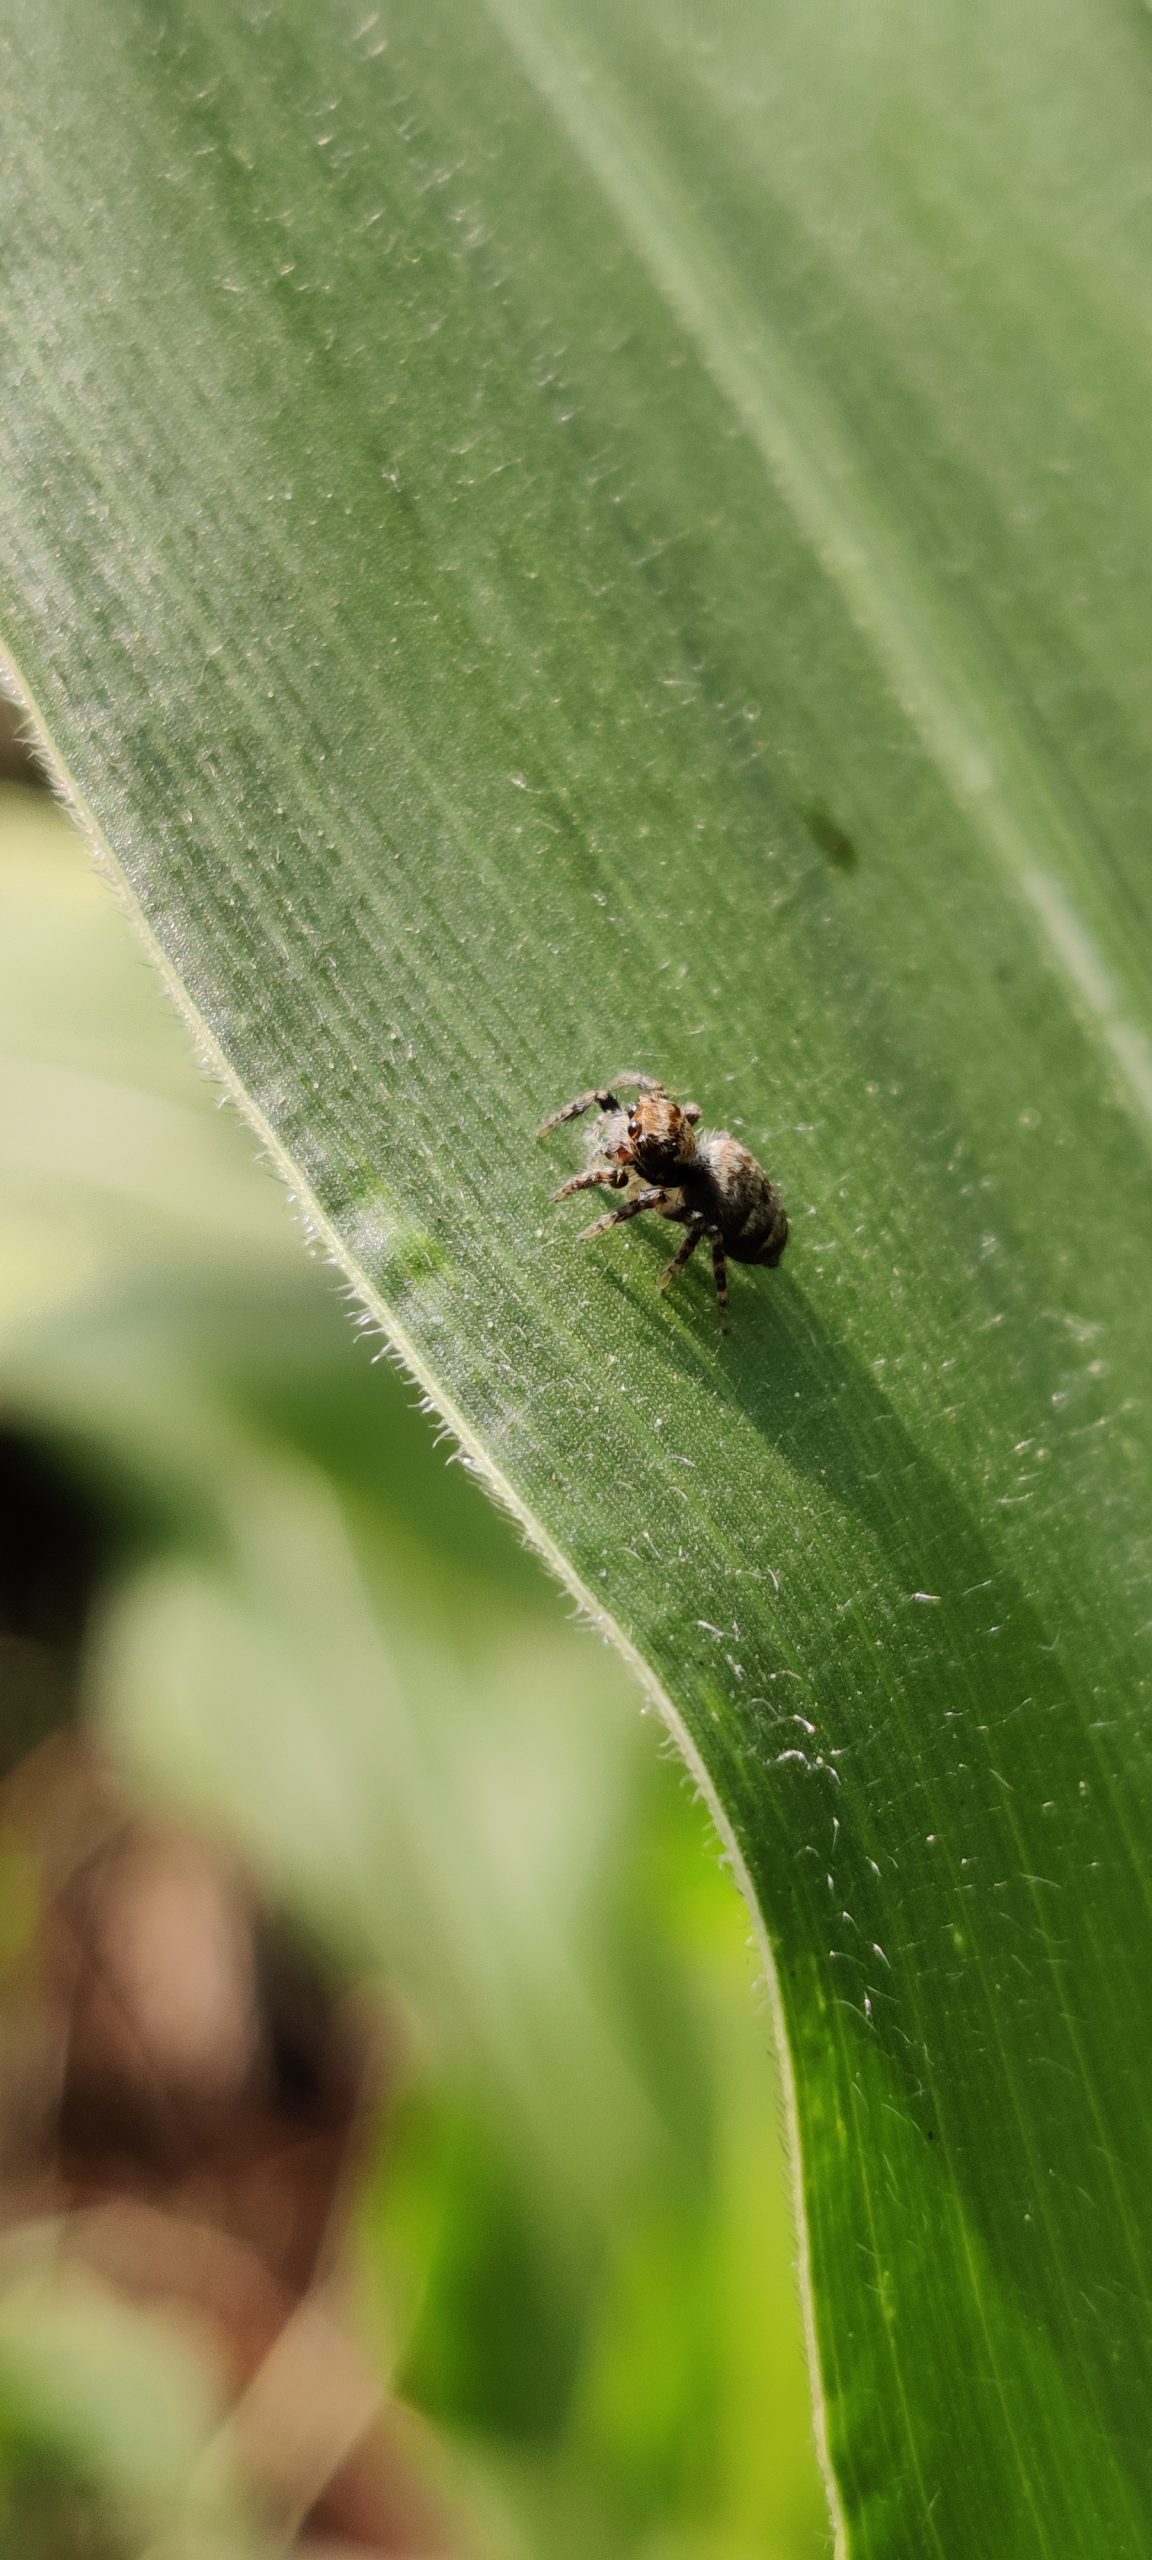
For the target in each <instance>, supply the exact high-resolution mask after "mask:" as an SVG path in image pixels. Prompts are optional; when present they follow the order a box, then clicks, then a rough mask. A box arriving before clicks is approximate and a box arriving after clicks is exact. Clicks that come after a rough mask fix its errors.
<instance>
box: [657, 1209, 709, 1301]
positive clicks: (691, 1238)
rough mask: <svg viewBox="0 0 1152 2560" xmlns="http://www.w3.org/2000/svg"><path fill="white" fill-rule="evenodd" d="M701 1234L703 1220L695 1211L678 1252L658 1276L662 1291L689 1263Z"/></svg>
mask: <svg viewBox="0 0 1152 2560" xmlns="http://www.w3.org/2000/svg"><path fill="white" fill-rule="evenodd" d="M703 1233H704V1220H703V1217H702V1216H701V1214H700V1211H699V1210H697V1211H696V1213H695V1215H694V1217H693V1219H692V1224H691V1226H690V1227H689V1229H688V1233H687V1235H686V1236H685V1238H684V1242H683V1244H682V1245H681V1247H680V1250H679V1252H678V1253H674V1254H673V1256H672V1260H671V1262H670V1263H669V1265H668V1268H667V1270H666V1271H664V1272H662V1273H661V1275H660V1286H661V1288H662V1289H667V1288H668V1286H669V1284H670V1283H671V1282H672V1281H673V1280H674V1279H675V1277H676V1274H677V1272H678V1271H682V1270H683V1269H684V1265H685V1263H686V1262H690V1261H691V1259H692V1256H693V1254H694V1253H695V1251H696V1247H697V1245H698V1244H699V1242H700V1238H701V1236H702V1235H703Z"/></svg>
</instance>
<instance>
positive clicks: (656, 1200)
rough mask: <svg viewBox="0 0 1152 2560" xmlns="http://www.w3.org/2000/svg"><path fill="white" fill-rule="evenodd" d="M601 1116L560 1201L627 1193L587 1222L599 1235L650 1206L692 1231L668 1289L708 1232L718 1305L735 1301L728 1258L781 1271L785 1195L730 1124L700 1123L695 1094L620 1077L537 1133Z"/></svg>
mask: <svg viewBox="0 0 1152 2560" xmlns="http://www.w3.org/2000/svg"><path fill="white" fill-rule="evenodd" d="M626 1089H627V1090H635V1092H636V1093H637V1096H638V1099H637V1100H636V1101H635V1102H633V1103H630V1104H628V1105H625V1104H624V1103H622V1102H621V1101H620V1099H619V1095H620V1093H621V1092H623V1091H625V1090H626ZM593 1109H595V1110H597V1111H598V1112H599V1114H600V1118H599V1120H598V1122H597V1124H596V1127H595V1129H594V1131H593V1133H592V1139H591V1144H590V1147H589V1158H590V1161H589V1164H588V1169H587V1172H585V1173H578V1174H575V1175H574V1176H573V1178H572V1180H571V1182H562V1183H561V1185H560V1188H559V1190H558V1191H556V1192H554V1193H553V1195H552V1196H553V1199H555V1200H568V1199H570V1198H571V1197H572V1194H573V1192H576V1191H598V1190H600V1189H605V1190H610V1191H626V1192H627V1194H628V1197H627V1199H626V1200H625V1202H624V1204H623V1207H622V1208H619V1209H611V1210H609V1212H608V1215H607V1217H606V1218H597V1219H596V1220H595V1221H594V1223H593V1225H592V1226H590V1227H585V1228H584V1229H583V1230H582V1233H581V1237H580V1242H581V1243H583V1242H584V1241H585V1239H586V1238H587V1237H588V1236H602V1235H604V1234H605V1233H606V1232H607V1229H608V1228H609V1227H619V1226H622V1225H623V1223H624V1221H625V1219H626V1218H638V1217H640V1216H642V1214H643V1213H644V1211H645V1210H647V1209H652V1210H654V1211H655V1213H656V1215H657V1217H660V1218H670V1219H671V1220H672V1221H673V1222H674V1223H675V1224H676V1225H678V1226H682V1227H686V1228H687V1230H688V1232H687V1235H686V1236H685V1238H684V1242H683V1244H682V1245H681V1247H680V1250H679V1252H678V1253H675V1254H674V1255H673V1257H672V1260H671V1262H670V1263H669V1265H668V1268H667V1270H666V1271H665V1273H664V1275H663V1278H662V1280H661V1283H660V1285H661V1287H662V1288H664V1289H666V1288H667V1286H668V1283H669V1281H670V1280H674V1279H675V1277H676V1274H677V1272H678V1271H682V1270H683V1269H684V1265H685V1263H686V1262H688V1261H689V1260H690V1259H691V1256H692V1255H693V1254H694V1253H695V1251H696V1247H697V1245H698V1244H699V1242H700V1239H701V1237H702V1236H707V1238H708V1240H709V1243H710V1244H711V1247H712V1268H713V1271H714V1272H715V1274H716V1295H717V1297H718V1299H719V1301H720V1306H721V1310H723V1309H725V1308H726V1307H727V1304H728V1267H727V1266H728V1261H729V1259H731V1260H732V1261H733V1262H762V1263H767V1264H768V1266H769V1268H770V1269H775V1266H776V1264H777V1263H778V1262H779V1260H780V1256H781V1254H782V1253H783V1251H784V1247H785V1245H786V1244H787V1242H788V1220H787V1217H786V1216H785V1213H784V1203H783V1201H782V1200H781V1197H780V1194H779V1192H778V1191H777V1189H776V1185H775V1183H774V1182H771V1181H770V1180H769V1178H768V1175H767V1174H766V1173H765V1171H764V1167H763V1165H762V1164H758V1163H757V1161H756V1158H755V1156H754V1155H752V1154H750V1152H749V1150H748V1148H747V1147H742V1146H741V1144H740V1141H739V1139H738V1138H734V1137H732V1135H731V1133H730V1132H729V1131H728V1130H727V1129H700V1128H698V1125H697V1124H698V1122H699V1119H700V1105H699V1103H698V1102H676V1101H674V1100H673V1098H672V1095H671V1094H670V1093H669V1092H668V1091H667V1089H666V1087H665V1086H664V1085H662V1084H660V1083H659V1082H658V1081H657V1079H656V1077H655V1076H641V1075H621V1076H614V1077H613V1079H612V1083H611V1084H610V1085H597V1086H595V1087H594V1088H593V1089H592V1091H591V1092H589V1093H578V1094H577V1095H576V1098H575V1101H573V1102H566V1103H565V1104H564V1108H563V1110H562V1111H554V1112H553V1113H552V1114H551V1117H550V1118H549V1119H547V1120H545V1121H544V1122H543V1124H542V1126H541V1128H540V1129H539V1131H538V1133H537V1134H538V1136H540V1137H541V1138H544V1137H547V1135H548V1132H549V1131H550V1130H551V1129H558V1128H560V1126H561V1125H562V1123H563V1122H564V1121H565V1120H578V1119H580V1118H581V1116H582V1114H583V1113H584V1112H585V1111H591V1110H593Z"/></svg>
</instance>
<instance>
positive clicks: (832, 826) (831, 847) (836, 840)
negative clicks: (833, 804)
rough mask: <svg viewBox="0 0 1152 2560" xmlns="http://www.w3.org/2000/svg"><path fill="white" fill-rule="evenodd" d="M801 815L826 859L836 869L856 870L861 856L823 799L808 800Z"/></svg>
mask: <svg viewBox="0 0 1152 2560" xmlns="http://www.w3.org/2000/svg"><path fill="white" fill-rule="evenodd" d="M800 815H801V817H802V818H803V820H804V823H805V826H806V827H807V829H808V833H809V835H810V836H811V838H812V841H813V843H814V844H815V845H816V846H817V847H818V849H819V851H820V852H821V853H822V854H823V855H824V857H825V859H826V861H828V862H830V863H831V864H832V866H833V869H834V870H836V871H855V870H856V869H857V867H858V864H859V861H860V856H859V854H858V853H857V850H856V847H855V845H854V844H853V842H852V838H851V836H850V835H846V834H845V831H844V829H843V827H839V826H837V824H836V820H835V818H834V817H833V816H832V813H831V810H830V809H826V808H825V806H824V803H823V801H822V800H806V801H805V802H804V804H803V806H802V808H801V811H800Z"/></svg>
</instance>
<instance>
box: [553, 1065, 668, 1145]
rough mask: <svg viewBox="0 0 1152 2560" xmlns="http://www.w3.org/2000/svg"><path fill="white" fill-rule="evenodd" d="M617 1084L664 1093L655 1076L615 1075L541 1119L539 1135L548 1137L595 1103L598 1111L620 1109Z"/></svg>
mask: <svg viewBox="0 0 1152 2560" xmlns="http://www.w3.org/2000/svg"><path fill="white" fill-rule="evenodd" d="M617 1085H620V1086H624V1085H632V1086H633V1087H635V1088H636V1089H638V1090H639V1091H640V1092H641V1093H662V1092H663V1090H664V1088H663V1086H662V1085H661V1084H660V1083H659V1081H658V1079H657V1078H656V1077H655V1076H640V1075H622V1076H614V1077H613V1079H612V1083H611V1084H610V1085H608V1084H600V1085H590V1086H589V1089H588V1091H587V1093H578V1094H577V1095H576V1098H575V1100H574V1101H573V1102H566V1103H565V1104H564V1106H563V1109H562V1110H560V1111H553V1112H551V1113H550V1114H549V1117H548V1119H547V1120H542V1121H541V1123H540V1126H539V1128H538V1130H537V1132H536V1135H537V1137H538V1138H546V1137H547V1135H548V1132H549V1130H550V1129H558V1128H559V1127H560V1125H561V1122H562V1121H564V1120H579V1119H580V1118H581V1116H582V1114H583V1113H584V1112H585V1111H591V1109H592V1105H593V1103H595V1105H596V1108H597V1110H598V1111H618V1110H619V1108H620V1105H619V1102H618V1101H617V1098H616V1086H617Z"/></svg>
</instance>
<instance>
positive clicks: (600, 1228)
mask: <svg viewBox="0 0 1152 2560" xmlns="http://www.w3.org/2000/svg"><path fill="white" fill-rule="evenodd" d="M669 1196H670V1195H669V1193H668V1192H667V1191H664V1190H661V1189H660V1187H659V1185H654V1186H653V1188H652V1189H651V1190H650V1191H638V1192H637V1194H636V1197H635V1199H634V1200H626V1201H625V1203H624V1206H623V1208H622V1209H610V1210H609V1212H608V1215H607V1217H606V1218H596V1219H595V1220H594V1221H593V1224H592V1225H591V1226H590V1227H582V1228H581V1230H580V1233H579V1235H578V1236H577V1238H576V1242H577V1244H587V1242H588V1238H589V1236H603V1235H607V1232H608V1229H609V1227H622V1226H623V1224H624V1220H625V1218H638V1217H639V1216H640V1214H641V1211H642V1210H644V1209H662V1208H663V1207H664V1204H665V1201H666V1200H667V1199H668V1198H669Z"/></svg>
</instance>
